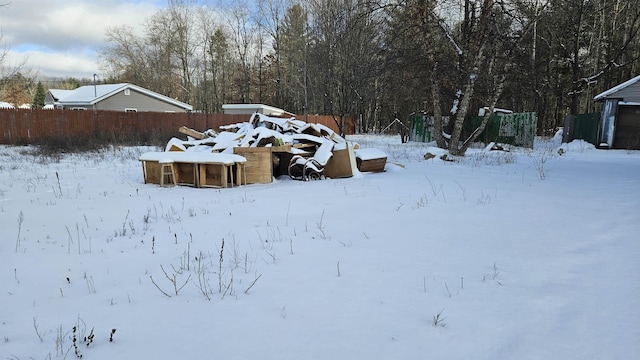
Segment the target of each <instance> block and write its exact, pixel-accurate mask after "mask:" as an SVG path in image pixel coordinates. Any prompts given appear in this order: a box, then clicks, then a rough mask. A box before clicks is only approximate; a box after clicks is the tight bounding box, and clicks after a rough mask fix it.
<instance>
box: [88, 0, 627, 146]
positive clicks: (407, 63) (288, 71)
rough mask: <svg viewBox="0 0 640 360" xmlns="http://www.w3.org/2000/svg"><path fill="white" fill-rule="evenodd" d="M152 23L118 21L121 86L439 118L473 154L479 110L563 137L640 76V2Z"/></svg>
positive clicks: (418, 4) (407, 2)
mask: <svg viewBox="0 0 640 360" xmlns="http://www.w3.org/2000/svg"><path fill="white" fill-rule="evenodd" d="M143 28H144V32H143V33H142V34H140V33H135V32H134V30H133V28H132V27H130V26H119V27H111V28H109V29H108V30H107V32H106V34H105V46H104V48H103V49H102V51H101V53H100V60H101V63H102V67H103V70H104V72H105V74H107V75H106V76H105V81H107V82H115V81H117V82H131V83H135V84H137V85H140V86H142V87H146V88H148V89H151V90H154V91H156V92H159V93H162V94H165V95H168V96H171V97H173V98H177V99H179V100H181V101H184V102H187V103H189V104H191V105H193V106H194V109H196V110H197V111H202V112H208V113H215V112H221V107H222V104H225V103H264V104H268V105H272V106H276V107H280V108H283V109H285V110H287V111H290V112H292V113H295V114H297V115H298V116H299V117H304V115H305V114H323V115H332V116H333V117H334V119H335V121H336V124H338V125H339V126H343V125H344V124H345V121H346V119H347V118H352V119H355V120H356V123H357V131H359V132H372V131H380V130H381V129H383V128H385V127H386V126H387V125H388V124H390V123H391V122H393V121H394V119H399V120H400V121H402V122H403V123H404V124H405V125H407V124H408V119H409V117H410V115H411V114H413V113H418V112H424V113H427V114H429V115H432V116H433V118H434V128H435V139H436V141H437V142H438V145H439V146H441V147H444V148H448V149H449V151H450V152H451V153H452V154H454V155H455V154H460V155H461V154H464V152H465V150H466V148H467V147H468V146H469V145H470V144H471V143H472V142H473V140H475V137H476V136H477V135H479V133H480V132H481V130H482V129H483V127H484V126H485V125H486V122H487V121H488V115H489V114H490V112H491V111H489V112H487V116H486V117H485V119H484V121H483V122H482V123H481V125H480V128H478V129H477V131H474V132H472V133H470V134H468V133H465V132H464V131H463V124H464V122H465V119H467V118H468V117H469V116H470V115H476V114H477V112H478V109H479V108H482V107H489V108H490V109H493V108H506V109H510V110H513V111H516V112H525V111H526V112H529V111H531V112H536V114H537V117H538V133H539V134H540V135H543V134H550V133H551V132H552V131H554V129H555V128H556V127H558V126H562V123H563V119H564V117H565V116H567V115H569V114H574V115H575V114H579V113H587V112H594V111H598V110H599V107H600V106H599V104H597V103H594V101H593V97H594V96H595V95H596V94H598V93H600V92H602V91H604V90H606V89H608V88H610V87H612V86H614V85H617V84H619V83H621V82H623V81H625V80H628V79H630V78H632V77H634V76H637V75H638V74H640V60H639V58H640V34H639V33H638V32H639V29H640V7H638V6H637V4H636V0H307V1H296V0H255V2H254V3H252V4H251V5H247V4H246V3H239V4H237V5H235V6H234V7H228V8H220V7H214V6H211V5H207V4H202V3H201V2H198V1H195V0H169V1H168V3H167V5H166V7H164V8H162V9H159V10H158V11H157V12H156V13H155V14H154V15H153V16H151V17H150V18H148V19H146V20H145V21H144V22H143Z"/></svg>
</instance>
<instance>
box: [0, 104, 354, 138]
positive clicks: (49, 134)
mask: <svg viewBox="0 0 640 360" xmlns="http://www.w3.org/2000/svg"><path fill="white" fill-rule="evenodd" d="M249 116H250V115H230V114H200V113H156V112H118V111H79V110H59V109H56V110H41V109H36V110H30V109H0V144H30V143H33V142H36V141H38V140H43V139H48V138H73V137H91V136H94V137H106V138H108V139H114V140H118V139H132V138H133V139H150V138H157V139H161V140H163V141H166V140H169V138H171V137H173V136H182V135H181V134H180V133H179V132H178V129H179V128H180V127H181V126H187V127H190V128H192V129H195V130H198V131H205V130H208V129H213V130H216V131H217V130H218V129H219V127H220V126H222V125H229V124H235V123H242V122H246V121H248V120H249ZM298 118H299V119H301V120H304V119H305V117H298ZM308 121H309V122H311V123H320V124H323V125H326V126H328V127H329V128H331V129H333V130H334V131H336V132H337V131H338V127H337V125H336V123H335V121H334V120H333V117H331V116H318V115H313V116H311V115H310V116H309V117H308ZM354 130H355V126H354V123H353V121H348V124H347V126H346V128H345V131H346V133H347V134H353V132H354Z"/></svg>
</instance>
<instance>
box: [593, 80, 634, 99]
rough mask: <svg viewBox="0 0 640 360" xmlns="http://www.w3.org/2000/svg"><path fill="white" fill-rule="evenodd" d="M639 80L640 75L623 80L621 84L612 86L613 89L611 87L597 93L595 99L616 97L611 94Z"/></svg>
mask: <svg viewBox="0 0 640 360" xmlns="http://www.w3.org/2000/svg"><path fill="white" fill-rule="evenodd" d="M638 81H640V75H638V76H636V77H634V78H633V79H630V80H627V81H625V82H623V83H622V84H620V85H616V86H614V87H612V88H611V89H609V90H607V91H605V92H602V93H600V94H598V95H596V96H595V97H594V98H593V99H594V100H604V99H606V98H610V97H615V96H611V95H614V94H615V93H617V92H619V91H621V90H623V89H625V88H627V87H629V86H631V85H633V84H635V83H637V82H638Z"/></svg>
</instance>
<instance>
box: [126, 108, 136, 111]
mask: <svg viewBox="0 0 640 360" xmlns="http://www.w3.org/2000/svg"><path fill="white" fill-rule="evenodd" d="M124 112H138V109H133V108H125V109H124Z"/></svg>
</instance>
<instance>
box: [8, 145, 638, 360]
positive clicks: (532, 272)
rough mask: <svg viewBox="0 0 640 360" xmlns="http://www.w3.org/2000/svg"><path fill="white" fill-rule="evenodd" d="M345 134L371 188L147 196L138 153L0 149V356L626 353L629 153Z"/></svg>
mask: <svg viewBox="0 0 640 360" xmlns="http://www.w3.org/2000/svg"><path fill="white" fill-rule="evenodd" d="M350 139H351V140H354V141H357V142H358V143H359V144H360V145H361V146H362V147H377V148H379V149H381V150H383V151H385V152H386V153H387V154H388V155H389V162H388V163H387V166H386V172H384V173H378V174H358V175H357V176H355V177H353V178H349V179H337V180H322V181H314V182H298V181H293V180H290V179H288V178H279V179H277V180H276V181H275V182H273V183H272V184H268V185H249V186H242V187H237V188H233V189H223V190H215V189H194V188H190V187H173V188H160V187H159V186H157V185H153V184H149V185H145V184H143V179H142V170H141V166H140V163H139V162H138V161H137V158H138V156H139V155H140V154H141V153H143V152H145V151H149V150H150V149H149V148H117V149H111V150H108V151H103V152H100V153H94V154H82V155H66V156H64V157H63V158H62V159H61V160H60V161H59V162H56V161H52V160H48V159H43V158H39V157H35V156H32V155H25V154H24V153H25V152H26V151H27V150H28V149H29V148H25V147H7V146H2V147H0V229H1V233H0V234H1V237H2V241H1V242H0V264H1V267H0V270H1V272H0V287H1V288H2V292H1V293H0V303H1V304H2V305H1V306H0V358H1V359H31V358H33V359H65V358H66V359H73V358H76V354H75V352H76V350H75V348H74V341H73V337H74V332H73V328H74V327H75V328H76V332H75V334H76V341H75V344H76V345H77V347H78V350H77V351H78V355H82V357H83V359H212V358H219V359H427V358H429V359H587V358H588V359H633V358H636V359H637V358H640V241H639V239H640V237H639V234H640V213H639V209H640V152H638V151H619V150H616V151H603V150H595V149H593V147H592V146H590V145H589V144H585V143H583V142H574V143H572V144H569V145H567V144H565V145H563V151H564V153H563V154H562V155H559V154H558V146H559V145H560V144H558V143H555V142H553V141H547V142H541V141H538V142H537V143H536V149H534V150H526V149H514V150H512V151H511V152H509V153H505V152H490V153H487V152H483V151H481V150H477V149H473V150H470V151H469V152H468V154H467V156H466V157H465V158H464V159H462V160H461V161H459V162H445V161H442V160H440V159H439V157H436V158H433V159H430V160H425V159H424V154H425V153H426V152H428V151H429V152H432V153H434V154H436V155H440V154H442V150H439V149H436V148H433V147H429V146H428V145H427V144H419V143H408V144H401V143H400V141H399V139H400V138H399V136H396V137H373V136H359V137H351V138H350ZM223 244H224V245H223ZM154 283H155V284H154ZM112 329H115V330H116V331H115V333H114V334H111V332H112ZM92 331H93V334H95V337H93V341H92V342H91V343H90V345H89V346H87V345H86V343H87V342H89V340H90V339H89V337H90V334H91V332H92ZM85 337H87V340H86V341H85ZM110 337H111V338H112V340H113V341H109V339H110Z"/></svg>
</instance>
